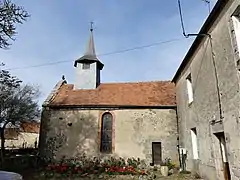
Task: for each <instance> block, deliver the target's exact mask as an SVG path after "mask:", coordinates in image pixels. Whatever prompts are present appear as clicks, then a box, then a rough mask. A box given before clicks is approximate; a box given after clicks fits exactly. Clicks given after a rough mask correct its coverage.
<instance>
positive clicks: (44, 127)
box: [40, 29, 179, 164]
mask: <svg viewBox="0 0 240 180" xmlns="http://www.w3.org/2000/svg"><path fill="white" fill-rule="evenodd" d="M103 67H104V65H103V63H102V62H101V61H100V60H99V59H98V58H97V56H96V53H95V47H94V39H93V30H92V29H91V30H90V39H89V42H88V44H87V50H86V52H85V53H84V55H83V56H82V57H80V58H79V59H77V60H76V61H75V62H74V68H75V70H76V81H75V82H74V83H73V84H68V83H67V81H66V80H65V78H63V79H62V80H61V81H60V82H58V83H57V85H56V86H55V88H54V89H53V91H52V92H51V94H50V95H49V96H48V98H47V99H46V100H45V102H44V104H43V111H42V120H41V122H42V124H41V130H40V131H41V133H40V151H41V152H40V153H41V155H42V156H44V157H47V158H50V159H54V160H60V159H61V158H62V157H66V158H71V157H77V156H79V155H81V154H83V153H85V154H86V155H88V156H91V157H92V156H105V155H106V156H109V155H110V156H116V157H123V158H128V157H135V158H140V159H145V160H147V162H149V163H154V164H159V163H160V162H161V160H164V159H165V158H171V159H172V160H173V161H175V162H178V157H179V156H178V149H177V146H178V130H177V118H176V99H175V86H174V84H173V83H172V82H171V81H152V82H127V83H102V82H101V77H100V71H101V70H103ZM106 68H108V67H106Z"/></svg>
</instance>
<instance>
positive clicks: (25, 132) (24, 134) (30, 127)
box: [0, 122, 40, 149]
mask: <svg viewBox="0 0 240 180" xmlns="http://www.w3.org/2000/svg"><path fill="white" fill-rule="evenodd" d="M39 130H40V122H22V123H21V124H20V125H19V126H11V127H8V126H7V128H6V129H5V131H4V134H5V148H6V149H19V148H37V145H38V138H39ZM0 141H1V140H0Z"/></svg>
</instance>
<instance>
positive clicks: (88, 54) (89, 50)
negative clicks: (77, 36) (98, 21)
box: [74, 22, 104, 70]
mask: <svg viewBox="0 0 240 180" xmlns="http://www.w3.org/2000/svg"><path fill="white" fill-rule="evenodd" d="M83 62H88V63H92V62H96V63H97V64H98V68H99V69H100V70H102V68H103V66H104V65H103V63H101V62H100V61H99V60H98V58H97V55H96V52H95V46H94V39H93V22H91V23H90V37H89V41H88V43H87V47H86V50H85V53H84V55H83V56H82V57H80V58H79V59H77V60H76V61H75V63H74V66H75V67H77V63H83Z"/></svg>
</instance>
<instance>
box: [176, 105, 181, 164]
mask: <svg viewBox="0 0 240 180" xmlns="http://www.w3.org/2000/svg"><path fill="white" fill-rule="evenodd" d="M175 110H176V119H177V134H178V135H177V149H178V160H179V165H180V168H182V162H181V157H180V146H179V144H180V140H179V121H178V113H177V107H176V109H175Z"/></svg>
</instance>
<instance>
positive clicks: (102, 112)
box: [98, 111, 116, 154]
mask: <svg viewBox="0 0 240 180" xmlns="http://www.w3.org/2000/svg"><path fill="white" fill-rule="evenodd" d="M106 113H109V114H111V115H112V151H111V152H110V153H107V152H101V143H102V121H103V115H104V114H106ZM115 127H116V126H115V114H114V113H113V112H112V111H101V112H100V113H99V127H98V141H99V143H98V149H99V152H100V153H102V154H113V153H114V152H115V129H116V128H115Z"/></svg>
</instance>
